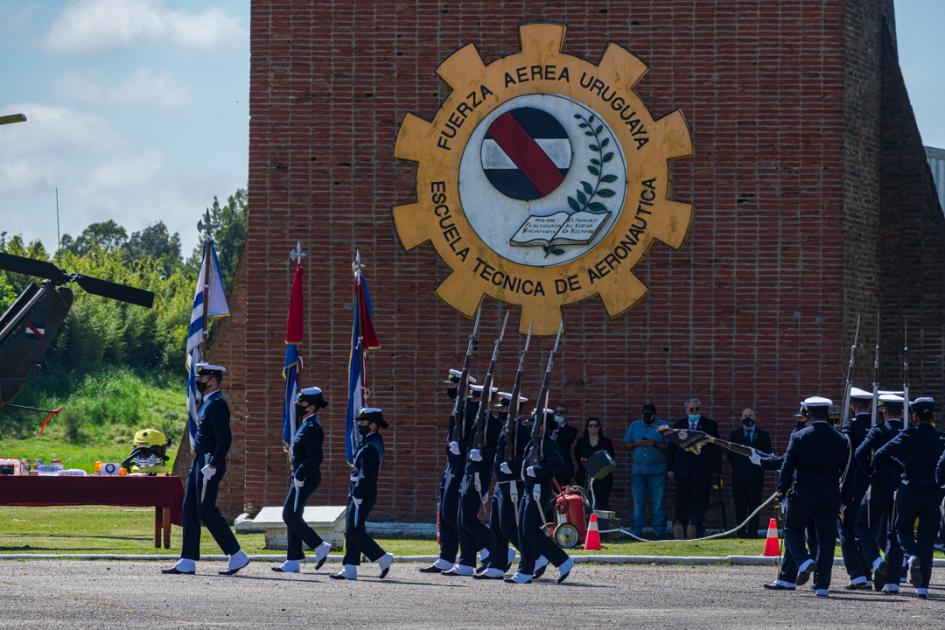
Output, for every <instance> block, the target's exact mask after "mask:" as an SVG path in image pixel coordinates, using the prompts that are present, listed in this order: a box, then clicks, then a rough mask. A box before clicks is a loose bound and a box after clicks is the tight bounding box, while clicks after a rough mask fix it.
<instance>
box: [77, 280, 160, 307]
mask: <svg viewBox="0 0 945 630" xmlns="http://www.w3.org/2000/svg"><path fill="white" fill-rule="evenodd" d="M75 282H76V283H77V284H78V285H79V286H80V287H82V288H83V289H85V290H86V291H88V292H89V293H92V294H93V295H100V296H102V297H107V298H111V299H113V300H119V301H121V302H128V303H129V304H137V305H138V306H143V307H145V308H151V306H152V305H153V304H154V294H153V293H151V292H150V291H145V290H144V289H138V288H135V287H129V286H128V285H126V284H118V283H116V282H109V281H108V280H100V279H99V278H90V277H89V276H83V275H76V276H75Z"/></svg>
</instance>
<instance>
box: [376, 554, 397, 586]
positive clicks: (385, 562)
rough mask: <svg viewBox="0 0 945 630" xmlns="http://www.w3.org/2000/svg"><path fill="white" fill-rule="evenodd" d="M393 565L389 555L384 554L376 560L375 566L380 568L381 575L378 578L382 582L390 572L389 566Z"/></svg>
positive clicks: (391, 556)
mask: <svg viewBox="0 0 945 630" xmlns="http://www.w3.org/2000/svg"><path fill="white" fill-rule="evenodd" d="M392 564H394V556H393V555H392V554H389V553H385V554H384V555H383V556H381V557H380V558H378V559H377V565H378V566H379V567H381V573H380V575H379V577H380V578H381V579H382V580H383V579H384V578H386V577H387V574H388V573H389V572H390V565H392Z"/></svg>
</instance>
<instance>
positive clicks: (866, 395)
mask: <svg viewBox="0 0 945 630" xmlns="http://www.w3.org/2000/svg"><path fill="white" fill-rule="evenodd" d="M872 399H873V392H868V391H866V390H865V389H860V388H859V387H851V388H850V400H872Z"/></svg>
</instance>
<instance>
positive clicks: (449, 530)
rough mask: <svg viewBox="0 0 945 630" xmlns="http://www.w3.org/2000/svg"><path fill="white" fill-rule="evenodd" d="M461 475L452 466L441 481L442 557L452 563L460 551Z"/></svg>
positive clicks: (444, 473) (448, 467)
mask: <svg viewBox="0 0 945 630" xmlns="http://www.w3.org/2000/svg"><path fill="white" fill-rule="evenodd" d="M461 480H462V478H461V476H459V475H456V474H455V473H454V471H453V469H452V467H451V466H447V468H446V470H445V471H444V472H443V480H442V481H441V482H440V505H439V514H440V558H441V559H442V560H446V561H447V562H449V563H450V564H453V563H455V562H456V554H457V553H458V552H459V484H460V481H461Z"/></svg>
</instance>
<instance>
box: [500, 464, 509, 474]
mask: <svg viewBox="0 0 945 630" xmlns="http://www.w3.org/2000/svg"><path fill="white" fill-rule="evenodd" d="M499 470H501V471H502V472H503V473H505V474H506V475H511V474H512V469H511V468H509V463H508V462H502V464H501V465H500V466H499Z"/></svg>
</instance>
